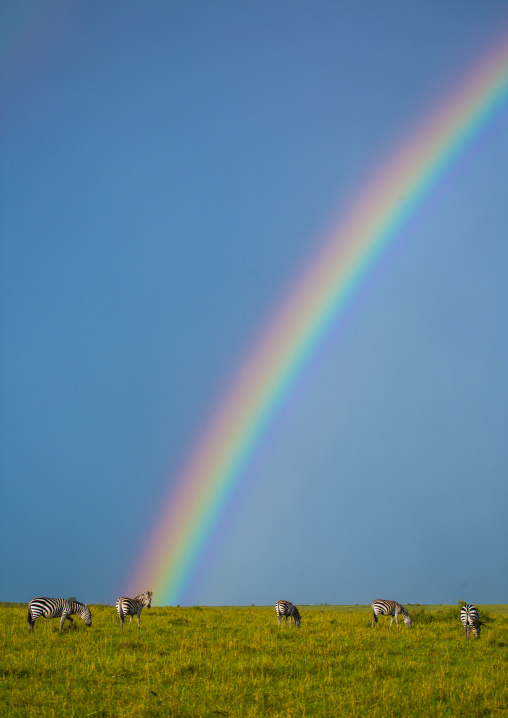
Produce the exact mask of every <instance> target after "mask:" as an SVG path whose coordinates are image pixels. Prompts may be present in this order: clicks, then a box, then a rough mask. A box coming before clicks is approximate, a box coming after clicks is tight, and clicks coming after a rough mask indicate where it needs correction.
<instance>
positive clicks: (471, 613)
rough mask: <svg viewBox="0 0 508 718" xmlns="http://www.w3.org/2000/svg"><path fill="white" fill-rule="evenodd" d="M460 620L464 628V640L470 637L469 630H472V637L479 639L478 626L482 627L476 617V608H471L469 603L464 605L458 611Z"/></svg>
mask: <svg viewBox="0 0 508 718" xmlns="http://www.w3.org/2000/svg"><path fill="white" fill-rule="evenodd" d="M460 620H461V621H462V625H463V626H464V631H465V634H466V638H469V637H470V636H471V629H473V636H475V637H476V638H480V626H483V623H482V621H480V616H479V615H478V609H477V608H476V606H472V605H471V604H470V603H466V605H465V606H462V608H461V609H460Z"/></svg>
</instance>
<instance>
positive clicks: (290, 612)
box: [275, 600, 301, 628]
mask: <svg viewBox="0 0 508 718" xmlns="http://www.w3.org/2000/svg"><path fill="white" fill-rule="evenodd" d="M275 611H276V613H277V618H278V620H279V626H280V622H281V619H282V618H283V617H284V616H285V618H286V623H287V619H288V617H289V623H290V625H291V620H292V619H293V618H294V619H295V626H296V627H297V628H299V626H300V622H301V617H300V613H299V611H298V608H297V607H296V606H295V605H294V604H293V603H291V601H283V600H280V601H277V603H276V604H275Z"/></svg>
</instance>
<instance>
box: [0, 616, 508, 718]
mask: <svg viewBox="0 0 508 718" xmlns="http://www.w3.org/2000/svg"><path fill="white" fill-rule="evenodd" d="M299 608H300V612H301V614H302V625H301V628H300V629H295V628H293V629H292V630H290V628H289V624H288V626H287V627H286V628H284V626H283V627H282V628H281V629H280V630H279V629H278V627H277V618H276V615H275V610H274V608H273V606H269V607H264V608H260V607H249V608H247V607H245V608H200V607H194V608H152V609H150V610H147V609H145V610H143V612H142V614H141V629H140V630H138V628H137V623H136V620H135V619H134V622H133V623H132V624H129V623H126V624H125V628H124V630H123V632H122V630H121V629H120V624H119V621H118V618H117V616H116V612H115V609H114V608H113V607H111V606H91V610H92V618H93V625H92V627H91V628H90V629H86V628H85V627H84V625H83V623H82V621H81V619H80V618H78V617H75V618H74V623H75V626H76V627H75V628H73V629H71V630H69V629H68V628H67V627H66V628H65V630H64V631H63V633H62V635H59V634H58V625H59V619H52V620H46V619H43V618H39V619H38V620H37V622H36V624H35V631H34V633H33V634H29V633H28V631H27V627H26V613H27V608H26V606H8V605H5V604H4V606H2V612H1V616H0V621H1V624H0V626H1V629H0V642H1V659H0V660H1V666H0V675H1V684H0V686H1V687H0V715H2V716H20V717H21V716H32V717H33V718H36V717H37V718H41V717H43V718H45V717H46V716H66V718H69V717H71V716H76V717H79V718H84V717H85V716H108V718H109V717H110V716H118V717H120V716H121V717H124V716H125V717H127V716H132V717H134V716H136V718H140V717H142V716H175V717H177V716H178V717H179V718H180V717H182V718H183V717H185V716H189V717H190V716H193V717H196V716H281V717H282V716H284V717H286V716H313V717H314V716H361V717H362V718H364V717H365V716H379V717H381V716H383V718H386V716H389V717H391V716H404V718H408V717H411V718H415V717H416V716H425V717H428V716H450V717H451V716H453V717H454V718H455V717H456V716H468V717H472V716H508V613H507V610H506V607H504V606H496V607H492V608H491V607H483V606H479V607H478V608H479V609H480V613H481V618H482V619H483V620H484V621H485V622H486V624H485V625H484V626H483V628H482V635H481V638H480V639H479V640H473V639H470V640H469V641H467V640H466V639H465V637H464V633H463V630H462V625H461V624H460V621H459V619H458V611H457V608H456V607H447V606H435V607H430V608H429V609H427V608H426V607H421V606H418V607H409V608H410V610H411V613H412V616H413V624H414V628H413V629H411V630H408V629H406V628H405V627H404V625H403V624H402V622H401V627H400V628H399V629H398V630H397V628H396V627H395V624H394V625H393V627H392V628H391V629H390V628H389V619H386V618H380V626H379V627H378V628H377V627H375V628H374V629H372V628H371V626H370V622H371V613H370V609H368V608H367V607H361V606H347V607H346V606H299Z"/></svg>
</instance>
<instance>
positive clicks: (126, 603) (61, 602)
mask: <svg viewBox="0 0 508 718" xmlns="http://www.w3.org/2000/svg"><path fill="white" fill-rule="evenodd" d="M151 605H152V591H145V592H144V593H140V594H139V596H136V597H135V598H127V597H126V596H122V597H121V598H119V599H118V601H117V602H116V606H115V608H116V610H117V613H118V618H119V619H120V624H121V627H122V628H123V622H124V620H125V618H127V616H129V623H132V617H133V616H136V617H137V619H138V628H139V627H140V621H139V617H140V615H141V611H142V610H143V608H150V607H151ZM275 612H276V613H277V621H278V625H279V628H280V626H281V622H282V619H283V618H284V625H286V624H287V622H288V618H289V626H290V628H292V627H293V620H294V622H295V626H296V628H299V627H300V622H301V617H300V612H299V611H298V608H297V607H296V606H295V605H294V604H292V603H291V601H283V600H281V601H277V603H276V604H275ZM372 614H373V617H372V624H371V627H374V624H375V623H377V624H378V625H379V621H378V619H379V616H390V626H391V625H392V623H393V619H394V618H395V623H396V624H397V628H398V627H399V616H402V618H403V620H404V623H405V625H406V626H407V628H411V616H410V614H409V611H408V610H407V608H406V607H405V606H403V605H402V604H401V603H397V601H386V600H384V599H377V600H376V601H374V602H373V603H372ZM39 616H43V617H44V618H60V627H59V629H58V633H61V632H62V628H63V625H64V623H65V621H66V620H68V621H69V622H70V624H71V625H72V623H73V619H72V616H81V618H82V619H83V622H84V624H85V626H91V625H92V614H91V613H90V609H89V608H88V606H87V605H86V604H85V603H80V602H79V601H78V600H76V599H75V598H74V597H73V598H46V597H43V596H39V597H37V598H32V600H31V601H30V603H29V604H28V630H29V631H32V630H33V628H34V624H35V621H36V620H37V619H38V618H39ZM460 620H461V621H462V625H463V627H464V631H465V634H466V638H469V637H470V636H471V631H472V633H473V636H475V637H476V638H480V626H482V625H483V623H482V621H480V617H479V614H478V609H477V608H476V606H472V605H471V604H469V603H466V605H465V606H463V607H462V609H461V611H460Z"/></svg>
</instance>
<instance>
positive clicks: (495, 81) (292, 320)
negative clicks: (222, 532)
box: [128, 38, 508, 605]
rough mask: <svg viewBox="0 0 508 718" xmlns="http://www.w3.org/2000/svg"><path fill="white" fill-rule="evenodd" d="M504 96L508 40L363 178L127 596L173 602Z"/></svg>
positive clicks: (215, 429) (225, 406)
mask: <svg viewBox="0 0 508 718" xmlns="http://www.w3.org/2000/svg"><path fill="white" fill-rule="evenodd" d="M507 97H508V42H507V40H506V38H504V40H503V42H502V43H501V44H500V45H498V46H496V47H495V48H494V50H493V51H491V52H490V53H489V54H488V56H487V57H486V58H484V59H483V61H482V62H480V63H479V64H477V65H476V66H475V68H474V71H473V72H472V73H471V74H470V75H469V76H468V77H467V78H466V81H465V82H464V83H463V84H462V85H461V86H460V87H459V88H458V89H457V90H456V91H455V92H454V93H453V95H452V96H450V97H449V99H448V100H447V101H446V102H445V103H444V104H442V105H440V106H439V107H438V109H437V111H435V112H434V113H433V114H432V115H431V116H430V118H429V119H427V121H426V122H424V123H423V124H422V126H421V127H420V128H419V129H418V130H417V131H416V132H415V133H414V134H413V135H412V136H411V137H410V138H409V139H408V140H407V141H406V142H404V143H403V145H402V146H401V147H400V149H399V150H398V151H397V152H396V153H395V155H394V156H393V157H392V159H391V160H390V162H389V163H388V164H387V165H386V166H385V167H384V168H382V170H381V171H380V172H379V173H377V174H376V176H375V177H374V178H373V179H372V181H371V182H370V184H369V185H368V187H367V188H366V190H365V191H364V192H362V193H361V195H360V196H359V197H358V199H357V201H356V202H355V203H354V205H353V206H352V207H351V208H350V209H349V211H348V213H347V215H346V217H345V218H344V219H343V220H342V221H341V223H340V225H339V227H338V228H337V229H336V231H335V232H333V234H332V236H331V238H330V239H329V241H328V242H327V243H326V244H325V245H324V247H323V248H322V249H321V251H320V253H319V255H318V256H317V257H316V258H315V260H314V261H313V262H312V264H311V266H310V267H309V268H308V271H307V272H306V274H305V276H304V277H303V279H300V280H299V281H298V282H297V284H296V286H295V287H294V288H293V290H292V291H291V292H290V295H289V296H288V297H287V299H286V301H285V302H284V303H283V305H282V306H281V307H280V309H279V310H278V311H277V312H276V314H275V315H274V317H273V319H272V321H271V322H270V324H269V326H268V327H267V329H266V331H265V333H264V335H263V337H262V340H261V341H260V343H259V344H258V346H257V347H256V349H255V351H254V352H253V354H252V356H251V357H250V360H249V362H248V367H249V368H248V371H245V372H244V373H243V374H241V375H240V376H238V378H237V379H236V380H235V381H234V382H233V384H232V386H231V387H230V389H229V391H228V392H227V395H226V396H225V398H224V400H223V402H222V404H221V405H220V407H219V409H218V411H217V412H216V414H215V415H214V416H212V418H211V421H210V422H209V424H208V428H207V429H206V431H205V433H204V435H203V437H202V439H201V441H200V442H199V443H198V445H197V446H196V449H195V451H194V452H193V454H192V456H191V457H190V461H189V462H188V464H187V466H186V468H185V470H184V471H183V473H182V474H181V475H180V476H179V478H178V479H177V481H176V488H175V489H174V491H173V492H172V494H171V496H170V498H169V501H168V503H167V505H165V506H164V509H163V511H162V513H161V516H160V517H159V519H158V521H157V522H156V524H155V530H154V532H153V534H152V536H151V538H150V541H149V543H148V545H147V548H146V551H145V553H144V555H143V556H142V558H141V561H140V563H139V566H138V567H137V568H136V571H135V573H134V575H133V576H132V578H131V581H130V586H129V590H130V593H128V595H131V593H132V594H133V595H134V594H135V593H136V592H137V593H139V591H141V590H145V589H146V588H150V589H151V590H153V591H154V598H155V602H156V603H158V604H159V605H160V604H170V605H172V604H176V603H179V602H182V597H183V596H184V594H185V589H186V586H187V585H188V583H189V580H190V579H191V578H192V576H193V572H194V570H195V567H196V565H197V562H198V560H199V557H200V555H201V554H202V552H203V549H204V547H205V545H206V543H207V542H208V540H209V538H210V535H211V532H212V531H213V529H214V527H215V526H216V525H217V522H218V521H219V520H220V517H221V515H222V513H223V512H224V510H225V508H226V506H227V505H228V502H229V500H230V498H231V495H232V491H233V490H234V488H235V486H236V485H237V484H238V482H239V481H240V480H241V478H242V475H243V474H242V472H243V471H244V469H245V467H246V464H247V462H248V461H249V459H250V458H251V457H252V454H253V451H254V449H255V447H256V446H257V445H258V444H259V442H260V440H261V438H262V437H263V435H264V434H265V432H266V431H267V428H268V426H269V424H270V422H271V420H272V419H273V417H274V415H275V414H276V412H277V410H278V408H279V407H280V406H281V403H282V401H283V399H284V398H285V397H286V396H287V394H288V392H289V391H290V390H291V388H292V387H293V386H294V384H295V382H296V380H297V379H298V377H299V376H300V374H301V373H302V371H303V369H304V367H305V366H306V364H307V363H308V361H309V358H310V357H311V356H312V354H313V353H314V352H315V350H316V348H317V346H318V345H319V343H320V342H321V340H322V339H323V337H324V336H325V335H326V333H327V332H328V331H329V329H330V328H331V326H332V325H334V324H335V323H336V322H337V320H338V319H339V318H340V316H341V314H342V312H343V311H344V308H345V307H347V305H348V303H349V302H350V300H351V297H352V296H353V295H354V294H355V293H356V292H357V291H358V288H359V287H360V286H361V285H362V283H363V282H364V279H365V277H366V276H367V275H368V274H369V272H370V271H371V270H372V268H373V267H374V266H375V265H376V263H377V262H378V260H379V258H380V256H382V255H383V253H384V252H385V251H386V249H387V247H388V246H389V245H390V243H392V242H393V241H394V239H395V238H396V237H397V235H398V234H400V230H401V229H402V228H403V227H404V226H405V225H406V223H407V222H408V220H409V219H410V218H411V217H413V216H414V214H415V212H416V210H417V209H418V208H419V207H420V206H421V205H422V203H423V202H424V200H425V199H426V198H427V197H428V195H429V193H430V192H431V191H432V190H433V189H435V187H436V185H437V184H438V183H439V182H440V180H442V178H443V177H444V175H445V174H446V173H447V171H448V170H449V169H450V168H451V167H452V166H453V164H454V163H455V162H456V160H457V159H458V158H460V157H461V156H462V155H463V153H464V151H465V150H466V149H467V148H468V146H469V145H470V144H471V142H472V140H473V139H474V138H475V137H477V136H478V135H479V133H480V132H481V131H482V130H484V128H485V127H486V126H487V124H488V122H489V121H490V120H491V119H492V118H493V117H495V116H496V115H497V114H498V113H499V112H500V111H501V109H502V108H504V107H506V102H507Z"/></svg>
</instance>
